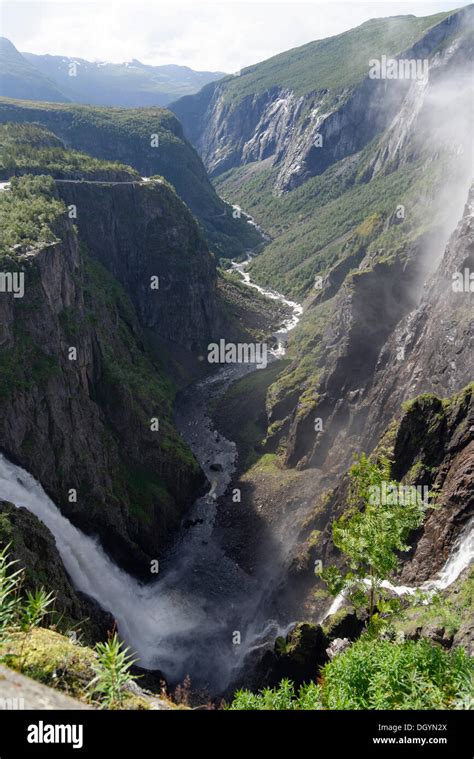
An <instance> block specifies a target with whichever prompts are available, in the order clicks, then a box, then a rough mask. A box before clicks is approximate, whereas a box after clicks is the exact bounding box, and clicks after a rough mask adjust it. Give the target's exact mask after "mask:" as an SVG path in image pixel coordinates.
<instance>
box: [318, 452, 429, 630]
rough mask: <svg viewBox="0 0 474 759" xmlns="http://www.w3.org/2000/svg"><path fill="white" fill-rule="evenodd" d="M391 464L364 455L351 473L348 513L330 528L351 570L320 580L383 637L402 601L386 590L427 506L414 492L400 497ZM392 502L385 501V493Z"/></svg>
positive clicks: (325, 573) (330, 572)
mask: <svg viewBox="0 0 474 759" xmlns="http://www.w3.org/2000/svg"><path fill="white" fill-rule="evenodd" d="M390 470H391V464H390V461H389V460H388V459H387V458H385V457H381V458H380V460H379V461H378V462H374V461H371V460H370V459H368V458H367V457H366V456H365V455H364V454H362V455H361V456H360V457H359V459H358V460H357V461H356V463H355V464H354V465H353V466H352V467H351V469H350V470H349V476H350V491H349V498H348V508H347V509H346V510H345V511H344V513H343V515H342V516H341V517H340V518H339V519H336V520H335V521H334V522H333V525H332V537H333V542H334V545H335V546H337V548H339V549H340V550H341V551H342V553H343V554H344V558H345V559H346V561H347V563H348V565H349V571H348V572H346V573H345V574H344V575H343V574H342V573H341V572H340V570H339V569H337V568H336V567H334V566H330V567H325V568H324V569H323V570H322V571H321V573H320V575H321V578H322V579H323V580H324V582H325V583H326V584H327V586H328V589H329V592H330V593H331V594H332V595H334V596H337V595H338V594H339V593H341V592H342V591H343V592H344V594H345V595H346V597H347V598H348V600H349V601H350V602H351V604H352V605H353V606H354V607H355V608H356V609H364V610H367V612H368V630H369V631H370V632H371V633H379V632H380V631H381V630H383V629H384V628H386V627H387V624H388V623H387V617H389V616H390V615H391V614H392V613H394V612H395V611H398V610H399V609H400V600H399V599H398V598H391V597H390V594H389V592H388V591H386V590H385V589H384V588H383V587H382V583H383V581H384V580H387V579H388V578H389V577H390V576H391V575H392V573H393V571H394V570H395V569H396V567H397V566H398V563H399V554H400V552H403V551H408V550H409V546H408V545H407V542H406V541H407V538H408V536H409V534H410V533H411V532H412V531H413V530H414V529H416V528H417V527H419V526H420V524H421V523H422V522H423V518H424V514H425V511H426V504H425V503H424V502H423V501H422V499H421V496H420V495H419V494H418V492H417V491H416V490H413V493H414V495H415V497H413V498H412V497H409V498H399V497H398V492H399V483H398V482H395V481H394V480H392V479H391V477H390ZM383 488H384V489H385V492H386V493H390V491H391V490H392V489H393V492H394V493H395V494H396V497H394V498H388V497H385V498H384V497H382V489H383Z"/></svg>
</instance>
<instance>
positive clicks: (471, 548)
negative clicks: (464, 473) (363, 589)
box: [320, 519, 474, 622]
mask: <svg viewBox="0 0 474 759" xmlns="http://www.w3.org/2000/svg"><path fill="white" fill-rule="evenodd" d="M473 528H474V519H471V520H470V521H469V522H468V524H467V525H466V527H465V528H464V530H463V532H462V533H461V535H460V536H459V537H458V539H457V541H456V543H455V544H454V547H453V550H452V553H451V556H450V557H449V559H448V560H447V562H446V563H445V565H444V567H443V568H442V569H441V570H440V571H439V572H438V575H437V577H434V578H433V579H431V580H426V582H423V583H421V585H393V584H392V583H391V582H388V581H387V580H384V582H382V583H381V585H382V587H383V588H386V589H387V590H391V591H392V593H396V595H397V596H404V595H413V594H414V593H415V592H416V591H417V590H421V591H423V592H425V593H430V592H434V591H437V590H445V589H446V588H448V587H449V586H450V585H452V584H453V582H454V581H455V580H457V578H458V577H459V575H460V574H461V572H463V571H464V570H465V569H466V568H467V567H469V566H470V565H471V563H472V561H473V560H474V529H473ZM364 582H365V584H366V585H369V580H368V579H367V580H364ZM345 601H346V597H345V595H344V591H342V592H341V593H339V594H338V595H337V596H336V597H335V599H334V601H333V602H332V604H331V606H330V607H329V609H328V610H327V611H326V612H325V613H324V616H323V617H322V618H321V620H320V622H322V621H324V619H326V617H329V616H330V615H331V614H335V613H336V612H337V611H339V609H340V608H341V606H342V605H343V604H344V602H345Z"/></svg>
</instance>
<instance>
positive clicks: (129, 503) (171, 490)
mask: <svg viewBox="0 0 474 759" xmlns="http://www.w3.org/2000/svg"><path fill="white" fill-rule="evenodd" d="M32 183H33V184H32ZM41 183H43V185H44V186H42V185H41ZM31 187H32V188H33V189H31ZM29 188H30V189H29ZM147 191H148V190H147ZM55 192H56V190H55V188H54V183H53V181H52V180H47V181H46V179H44V178H36V179H35V180H31V179H28V178H25V179H21V180H18V183H17V185H16V186H14V187H13V188H12V190H11V195H9V196H6V197H5V199H2V200H4V202H5V203H6V207H7V208H8V213H7V214H6V216H7V223H8V221H10V222H11V223H12V224H13V219H12V215H11V214H12V208H13V210H15V208H16V212H17V214H19V217H18V218H17V222H16V224H17V227H15V230H16V229H17V228H20V227H21V226H22V224H23V225H26V222H25V220H24V219H23V218H22V216H21V214H22V213H27V214H29V213H33V215H34V213H35V209H36V208H40V209H41V210H40V213H41V214H42V216H41V218H42V219H43V222H44V221H45V220H46V219H48V218H49V222H50V230H49V232H47V231H45V230H44V227H43V226H41V224H38V226H37V227H35V230H37V229H39V230H40V232H39V233H38V237H39V239H38V240H37V241H36V242H31V241H30V242H28V243H26V242H23V243H21V242H20V243H17V245H16V246H13V247H11V246H10V247H8V246H6V247H5V246H4V250H3V257H2V259H1V264H2V272H4V273H5V272H6V273H8V272H11V271H12V270H13V271H17V272H19V273H23V274H24V297H23V298H16V297H15V296H14V294H13V293H12V292H3V293H2V294H1V295H0V325H1V332H0V365H1V379H0V448H1V450H2V451H3V452H4V453H5V455H7V457H9V458H10V459H11V460H12V461H14V462H16V463H19V464H20V465H21V466H24V467H25V468H26V469H27V470H28V471H29V472H30V473H31V474H33V476H35V477H36V478H37V479H38V480H39V481H40V482H41V483H42V485H43V486H44V488H45V490H46V491H47V492H48V494H49V495H50V496H51V497H52V498H53V500H54V501H55V502H56V504H57V505H58V506H59V507H60V508H61V510H62V511H63V513H64V514H65V515H66V516H68V517H69V518H70V519H71V520H72V521H73V522H74V523H75V524H77V525H78V526H79V527H80V528H81V529H83V530H84V531H86V532H89V533H91V532H92V533H96V534H98V535H99V536H100V538H101V540H102V542H103V544H104V546H105V547H106V548H107V549H108V550H109V551H110V552H111V553H112V555H113V556H114V557H115V558H116V559H117V560H118V561H119V563H121V564H122V565H125V566H127V567H128V568H130V569H131V570H132V571H134V572H144V573H145V572H146V567H147V565H148V570H149V560H150V558H153V559H156V558H157V557H158V556H159V552H160V550H161V549H162V547H163V545H164V544H165V542H166V540H167V538H168V536H169V534H170V531H171V530H172V529H173V528H175V527H176V526H177V524H178V523H179V520H180V517H181V515H182V513H183V512H184V510H185V509H186V508H187V507H188V506H189V505H190V503H191V502H192V500H193V499H194V497H195V494H196V491H197V490H198V489H199V487H200V485H201V484H202V483H203V475H202V474H201V473H200V470H199V468H198V466H197V464H196V462H195V460H194V458H193V456H192V454H191V453H190V451H189V450H188V449H187V447H186V446H185V445H184V443H183V442H182V441H181V439H180V438H179V436H178V433H177V432H176V430H175V429H174V427H173V424H172V421H171V419H172V401H173V397H174V392H175V391H174V388H173V385H172V384H171V383H170V381H169V380H168V379H167V376H166V374H165V372H164V371H163V368H162V367H161V366H159V365H157V363H156V362H155V361H154V360H152V359H151V358H150V355H151V354H150V353H149V352H148V350H147V344H146V340H145V338H144V335H143V332H142V328H141V326H140V322H139V317H137V311H136V310H135V308H134V306H133V304H132V302H131V300H130V299H129V298H128V297H127V295H126V293H125V291H124V289H123V288H122V287H121V285H120V284H119V283H118V281H117V280H116V279H115V278H114V277H113V276H112V275H111V274H110V273H109V272H108V271H107V270H106V269H105V268H104V267H103V266H102V265H101V264H100V263H99V262H97V261H96V260H94V258H92V257H90V256H89V255H88V253H87V250H86V245H85V244H84V243H81V241H80V238H78V235H77V233H76V231H75V228H74V227H73V225H72V222H71V220H70V219H69V218H68V214H67V212H66V207H65V206H64V205H63V204H61V203H58V201H57V200H55V198H54V195H55ZM84 192H85V193H87V189H86V188H85V189H84ZM153 192H154V190H151V195H153ZM16 193H18V194H19V195H20V197H19V198H18V203H19V205H18V207H16V206H15V205H14V204H15V194H16ZM22 193H26V197H27V204H22V200H21V194H22ZM158 193H159V194H160V198H161V200H162V201H163V199H164V194H165V193H168V195H169V203H170V205H171V208H173V207H174V204H175V203H176V202H179V201H177V200H176V198H175V196H174V194H173V193H172V191H170V190H169V189H166V190H165V188H164V187H163V188H162V189H161V190H158ZM112 195H113V192H112ZM140 197H141V195H140V190H139V189H138V190H137V191H136V197H135V206H134V207H135V213H136V215H137V216H139V215H140V214H139V210H138V206H139V198H140ZM146 197H148V196H146ZM97 201H98V202H99V199H98V197H97ZM40 202H42V203H43V205H42V206H39V203H40ZM81 208H82V213H84V214H86V213H87V210H86V207H85V205H82V206H81ZM149 208H150V207H149V206H147V205H146V200H144V207H143V208H142V209H141V214H142V217H141V218H142V221H143V219H144V218H145V217H146V213H147V209H148V210H149ZM160 209H161V210H160ZM90 211H91V213H92V214H93V213H95V212H97V209H96V211H94V210H93V209H92V208H91V209H90ZM156 214H157V215H158V216H159V215H160V214H161V223H162V224H163V225H165V224H166V223H168V224H169V234H170V237H171V239H175V240H176V241H177V244H178V242H179V240H181V243H182V245H183V250H185V251H187V249H188V246H189V247H191V245H192V241H195V242H196V249H195V251H194V253H195V257H196V260H197V259H199V258H201V259H202V266H203V277H202V282H201V285H200V286H201V287H204V285H205V283H206V281H208V282H209V283H210V285H211V289H210V291H209V293H208V299H207V300H208V302H212V297H213V290H212V284H213V275H212V272H211V270H210V268H209V254H208V252H207V250H206V249H205V247H204V246H203V244H202V241H201V240H200V238H199V237H198V236H197V233H196V230H195V226H194V223H193V222H192V220H191V221H189V222H188V223H187V222H186V211H185V209H183V214H184V221H183V226H181V225H180V224H177V220H176V218H174V217H172V216H171V215H170V213H169V209H165V208H164V207H163V204H161V205H160V206H159V207H158V209H157V210H156ZM166 220H167V222H166ZM30 221H31V220H30ZM38 221H39V219H36V222H37V223H38ZM149 221H150V226H152V218H151V214H150V219H149ZM102 228H103V227H102ZM163 228H164V226H163ZM26 229H29V227H27V226H26ZM7 232H8V230H5V229H3V230H2V234H3V238H5V237H6V236H7ZM10 234H13V232H11V231H10ZM23 234H24V232H23ZM45 238H47V239H46V241H44V240H45ZM116 241H117V238H114V237H113V236H112V237H111V239H110V240H109V243H108V247H107V251H108V253H109V256H110V261H109V263H110V262H113V261H114V260H115V261H117V260H118V255H119V254H118V253H117V254H115V255H114V253H113V245H114V243H116ZM5 250H6V253H5ZM150 250H151V249H150ZM150 250H149V251H148V253H147V256H146V261H147V262H148V264H150V266H151V265H152V264H151V261H152V260H153V258H152V256H153V255H154V256H155V261H156V262H158V263H160V264H161V265H164V259H166V260H167V264H166V267H167V269H166V273H165V275H164V281H165V282H166V281H167V279H166V277H168V278H169V279H168V281H171V282H173V283H176V282H179V283H180V286H181V297H182V300H183V301H187V303H188V307H189V308H190V309H191V310H189V311H186V306H185V305H184V303H183V304H181V309H182V311H183V312H184V313H185V314H186V313H187V315H188V316H189V318H191V314H192V313H194V312H193V311H192V308H193V307H194V308H198V304H199V303H200V298H201V296H203V295H204V293H203V292H201V293H200V295H199V296H198V297H196V294H195V290H194V289H193V288H195V283H193V281H192V278H189V277H187V276H185V275H184V276H183V274H182V271H183V259H182V257H181V256H178V257H176V256H174V254H173V250H172V249H171V250H168V249H166V247H163V246H162V245H161V246H160V247H157V248H153V252H150ZM128 252H129V253H130V254H131V252H130V250H128ZM188 253H189V255H191V250H189V251H188ZM137 255H138V254H137ZM135 263H136V262H135ZM193 265H194V266H197V264H193V263H191V270H192V271H193V272H194V273H195V274H196V275H198V269H197V268H194V269H193V268H192V267H193ZM137 266H138V264H137ZM152 268H153V274H155V270H154V267H152ZM144 270H145V269H144ZM184 271H185V272H186V267H184ZM121 273H123V270H121V271H117V276H118V275H119V274H121ZM158 273H160V272H158ZM206 275H208V276H209V279H208V280H206ZM148 285H149V283H146V285H145V284H143V290H145V289H146V287H148ZM139 291H140V288H139V287H137V288H136V289H134V288H133V287H130V292H131V294H132V296H133V297H135V300H136V303H137V309H138V310H139V309H140V303H141V300H140V297H139ZM154 292H156V294H157V296H158V297H161V296H162V291H161V290H158V291H154ZM167 302H168V304H171V302H170V300H169V299H168V301H167ZM143 303H144V304H145V305H143V306H142V308H141V311H140V310H139V314H140V318H141V319H143V321H146V320H147V319H150V320H152V321H153V322H154V323H156V321H157V320H158V317H159V315H160V314H161V313H162V312H161V310H160V309H161V308H162V306H159V307H157V309H156V310H154V309H153V308H152V307H150V306H148V307H147V306H146V299H145V300H144V302H143ZM173 304H174V302H173ZM207 307H208V304H202V303H201V304H200V311H199V314H201V316H199V315H198V313H197V312H196V314H195V318H196V320H199V319H201V323H205V318H206V317H205V314H206V313H207V312H206V308H207ZM176 323H177V325H178V327H180V328H182V332H180V333H179V334H178V333H177V334H176V339H178V340H179V339H180V336H181V339H182V341H183V343H186V342H191V343H192V342H193V340H194V339H195V337H196V331H195V327H194V326H190V325H185V324H184V322H182V321H179V319H178V318H177V319H176ZM168 329H169V328H168ZM153 420H155V421H154V422H153ZM156 422H158V425H157V424H156ZM71 493H72V495H71ZM147 576H148V577H149V572H148V574H147Z"/></svg>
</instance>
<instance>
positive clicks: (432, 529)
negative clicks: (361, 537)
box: [293, 383, 474, 615]
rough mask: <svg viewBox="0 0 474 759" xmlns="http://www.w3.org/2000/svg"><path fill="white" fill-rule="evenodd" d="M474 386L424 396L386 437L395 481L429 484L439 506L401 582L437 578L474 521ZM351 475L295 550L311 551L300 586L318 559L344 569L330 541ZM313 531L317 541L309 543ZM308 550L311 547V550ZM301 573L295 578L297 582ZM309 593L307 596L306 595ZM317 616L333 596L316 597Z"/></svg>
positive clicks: (406, 559)
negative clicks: (448, 392) (459, 540)
mask: <svg viewBox="0 0 474 759" xmlns="http://www.w3.org/2000/svg"><path fill="white" fill-rule="evenodd" d="M473 391H474V386H473V384H472V383H471V384H469V385H468V386H467V387H465V388H464V389H463V390H461V391H460V392H459V393H455V394H454V395H452V396H450V397H449V398H444V399H442V398H439V397H438V396H437V395H434V394H429V393H426V394H424V395H421V396H418V397H417V398H415V399H414V400H413V401H411V402H409V403H407V404H405V405H404V406H403V408H402V409H400V413H399V415H398V419H396V420H393V421H392V422H391V424H389V426H388V427H387V429H386V430H385V432H384V433H383V434H382V435H381V436H380V439H379V441H378V444H377V447H376V449H375V452H374V455H375V456H377V455H378V453H384V454H387V453H388V455H389V456H390V457H391V459H392V462H393V464H392V476H393V477H394V479H396V480H398V481H399V482H402V483H403V484H405V485H418V486H421V487H426V488H427V489H428V491H429V492H430V493H431V494H432V495H433V494H435V493H436V499H433V498H432V497H431V496H430V502H431V503H432V504H434V508H429V509H428V511H427V514H426V518H425V520H424V523H423V526H422V527H421V528H420V529H418V530H416V531H415V532H414V533H413V534H412V535H411V537H410V545H411V548H410V550H409V552H408V553H406V554H403V555H402V556H401V558H402V566H401V570H400V573H399V578H398V580H396V582H397V583H398V584H408V585H418V584H420V583H422V582H423V581H425V580H428V579H430V578H433V577H435V576H436V573H437V572H438V571H439V570H440V569H441V568H442V567H443V565H444V564H445V562H446V561H447V559H448V558H449V556H450V555H451V552H452V548H453V545H454V544H455V542H456V539H457V538H458V537H459V536H460V535H461V534H462V532H463V530H464V528H466V526H467V525H468V522H469V520H470V519H472V514H473V506H474V492H473V487H472V482H473V471H474V434H473V430H474V428H473V421H474V417H473V413H474V395H473ZM348 490H349V477H348V476H344V477H342V479H341V481H340V484H338V485H337V486H336V487H335V488H334V489H333V490H332V491H330V492H329V493H326V495H325V496H324V497H322V498H321V499H320V500H319V501H318V502H317V503H316V506H315V509H314V512H313V514H312V515H310V517H309V518H308V519H307V521H306V524H305V526H304V529H303V530H302V532H301V535H300V539H301V542H300V544H299V546H298V548H297V551H296V553H298V552H301V551H303V552H304V550H305V546H306V550H308V552H309V559H310V560H309V561H307V562H306V564H304V566H305V569H304V571H303V573H302V574H301V575H300V576H299V577H298V578H297V580H296V587H299V589H300V591H301V582H302V583H303V588H305V587H306V588H311V589H313V588H314V575H313V576H310V575H309V574H306V572H307V567H308V566H309V567H311V568H312V567H313V566H314V560H315V559H316V558H317V559H321V560H322V561H323V563H324V564H325V565H326V566H329V565H330V564H334V563H335V564H340V563H341V555H340V553H339V551H338V550H337V549H336V548H335V547H334V544H333V542H332V521H333V519H335V518H337V517H339V516H340V515H341V514H342V513H343V512H344V510H345V509H347V504H348ZM314 530H317V531H319V532H318V533H317V534H318V539H317V541H312V543H313V544H312V545H311V541H309V543H308V540H309V537H310V536H311V534H313V535H314V534H315V533H314ZM308 545H310V546H311V547H309V549H308ZM295 577H296V575H295V576H294V577H293V580H295ZM303 592H304V591H303ZM311 605H312V606H313V607H314V608H315V610H316V615H317V614H319V613H320V612H321V611H326V610H327V599H323V600H322V602H321V601H318V600H313V601H312V602H311Z"/></svg>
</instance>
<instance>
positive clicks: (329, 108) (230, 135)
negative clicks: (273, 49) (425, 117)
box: [172, 9, 472, 193]
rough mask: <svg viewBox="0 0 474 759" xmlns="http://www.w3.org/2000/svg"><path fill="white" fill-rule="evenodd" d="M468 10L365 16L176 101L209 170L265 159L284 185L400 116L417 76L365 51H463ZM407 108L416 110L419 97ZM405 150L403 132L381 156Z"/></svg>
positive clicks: (403, 55) (416, 54) (411, 55)
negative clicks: (380, 74)
mask: <svg viewBox="0 0 474 759" xmlns="http://www.w3.org/2000/svg"><path fill="white" fill-rule="evenodd" d="M470 13H472V9H471V11H470V10H469V9H464V10H462V11H459V12H455V13H453V14H450V15H448V14H440V15H439V16H434V17H429V18H426V19H415V18H414V17H405V19H401V18H398V19H388V20H386V21H385V23H384V20H382V19H381V20H379V21H378V22H375V21H372V22H368V24H364V25H362V27H359V28H358V29H356V30H353V32H351V33H345V34H343V35H339V36H338V37H334V38H330V39H329V40H324V41H322V42H319V43H318V42H315V43H310V45H306V46H304V47H303V48H298V49H296V50H294V51H290V52H289V53H285V54H283V55H282V56H276V57H275V58H273V59H270V60H269V61H266V62H264V63H263V64H257V66H253V67H251V68H249V69H244V70H243V71H242V72H240V75H239V76H237V77H234V78H226V79H224V80H222V81H221V82H217V83H214V84H211V85H208V86H207V87H205V88H204V89H203V90H202V91H201V92H200V93H198V94H197V95H192V96H188V97H185V98H182V99H181V100H179V101H177V103H175V104H174V105H173V106H172V109H173V110H174V112H175V113H176V114H177V116H178V117H179V119H180V120H181V122H182V123H183V125H184V129H185V132H186V134H187V135H188V136H189V138H190V139H191V141H192V142H193V144H194V145H195V146H196V147H197V149H198V151H199V153H200V155H201V156H202V158H203V161H204V164H205V165H206V167H207V169H208V171H209V172H210V173H211V175H212V174H215V175H217V174H222V173H223V172H226V171H228V170H229V169H233V168H235V167H238V166H242V165H245V164H248V163H252V162H256V161H264V160H266V159H268V160H266V168H268V166H272V167H273V169H274V171H273V176H272V185H273V191H274V192H277V193H280V192H286V191H289V190H292V189H294V188H295V187H298V186H300V185H301V184H303V183H304V182H306V181H307V180H308V179H309V178H310V177H314V176H316V175H318V174H321V173H322V172H324V171H325V170H326V169H327V168H328V167H329V166H331V165H332V164H334V163H336V162H337V161H340V160H341V159H343V158H345V157H346V156H349V155H352V154H354V153H356V152H358V151H360V150H361V149H362V148H363V147H364V146H365V145H367V144H368V143H369V142H370V141H371V140H372V139H373V138H374V137H376V136H377V135H378V134H380V133H381V132H382V131H383V130H384V129H386V128H387V127H388V126H389V125H391V123H392V120H393V119H394V118H395V117H396V116H399V115H400V107H401V105H402V103H403V101H404V100H406V97H407V93H408V92H409V91H410V90H411V91H413V93H415V91H416V89H417V87H418V88H419V86H420V82H417V83H413V82H410V81H409V80H404V79H400V80H398V81H394V80H388V79H378V80H377V79H372V78H369V75H368V69H369V59H376V58H377V56H378V54H379V51H380V52H382V53H384V54H385V55H386V56H387V55H388V56H390V55H393V56H396V57H397V58H399V59H402V60H405V59H419V60H421V59H427V58H431V57H432V56H434V55H436V56H438V58H442V56H443V50H444V49H445V48H449V50H448V53H447V55H448V57H452V56H455V57H458V58H460V57H461V56H462V55H465V54H466V53H467V45H468V43H469V40H467V39H461V38H462V37H463V35H464V33H465V31H466V28H467V26H466V25H467V24H468V23H469V21H468V17H469V14H470ZM421 21H424V22H425V23H424V24H420V23H419V22H421ZM397 24H398V26H397ZM350 34H352V37H350V36H349V35H350ZM413 43H414V44H413ZM460 47H461V48H466V49H465V50H463V51H462V52H461V51H460V50H459V48H460ZM346 56H349V57H348V58H347V60H346ZM330 58H331V59H332V61H333V66H332V71H328V69H327V66H328V60H329V59H330ZM364 66H365V70H364ZM288 69H290V70H291V73H289V71H288ZM338 69H340V71H339V74H338V73H337V72H338ZM284 82H288V84H291V85H292V86H288V85H287V86H285V85H284V84H283V83H284ZM426 84H427V83H425V86H426ZM411 97H412V101H415V100H416V97H415V95H414V94H413V96H411ZM408 115H409V118H410V119H415V118H416V115H417V109H416V107H415V108H413V102H412V106H411V108H410V109H409V111H408ZM394 131H395V129H394ZM400 149H401V145H400V137H399V136H398V141H397V142H396V143H395V141H392V144H391V150H390V155H389V153H387V151H385V154H384V160H385V161H386V160H387V157H390V158H392V157H393V156H394V154H395V152H397V151H400Z"/></svg>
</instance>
